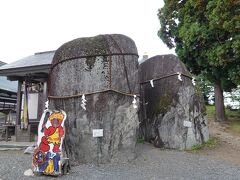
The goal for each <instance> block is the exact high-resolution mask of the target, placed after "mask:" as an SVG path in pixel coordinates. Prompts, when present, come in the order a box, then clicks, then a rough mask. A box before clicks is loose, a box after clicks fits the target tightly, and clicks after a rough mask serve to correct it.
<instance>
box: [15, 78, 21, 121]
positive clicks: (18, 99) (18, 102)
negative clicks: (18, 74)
mask: <svg viewBox="0 0 240 180" xmlns="http://www.w3.org/2000/svg"><path fill="white" fill-rule="evenodd" d="M21 109H22V81H20V80H19V81H18V91H17V107H16V125H20V124H21Z"/></svg>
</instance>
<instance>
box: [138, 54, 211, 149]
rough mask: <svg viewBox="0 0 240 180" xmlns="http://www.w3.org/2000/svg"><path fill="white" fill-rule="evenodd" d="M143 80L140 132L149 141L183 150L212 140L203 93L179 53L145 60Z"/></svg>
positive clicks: (142, 69)
mask: <svg viewBox="0 0 240 180" xmlns="http://www.w3.org/2000/svg"><path fill="white" fill-rule="evenodd" d="M178 72H179V73H181V76H178V74H177V73H178ZM151 80H153V81H151ZM181 80H182V81H181ZM140 82H141V83H140V84H141V87H140V94H141V102H142V103H141V123H140V135H142V136H143V137H144V138H145V140H147V141H149V142H152V143H153V144H154V145H155V146H156V147H164V148H173V149H180V150H182V149H187V148H190V147H192V146H193V145H195V144H201V143H203V142H205V141H207V140H208V139H209V133H208V127H207V119H206V113H205V106H204V101H203V99H202V95H201V92H198V91H197V90H196V88H195V87H194V85H193V83H192V78H191V74H190V73H189V72H188V70H187V69H186V67H185V65H184V64H183V63H182V62H181V61H180V60H179V59H178V58H177V57H176V56H175V55H162V56H155V57H152V58H150V59H148V60H146V61H145V62H143V63H142V64H141V65H140ZM151 83H152V85H151Z"/></svg>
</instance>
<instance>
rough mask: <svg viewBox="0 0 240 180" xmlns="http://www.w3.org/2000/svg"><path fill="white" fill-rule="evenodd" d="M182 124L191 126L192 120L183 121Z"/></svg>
mask: <svg viewBox="0 0 240 180" xmlns="http://www.w3.org/2000/svg"><path fill="white" fill-rule="evenodd" d="M183 126H184V127H188V128H190V127H192V122H191V121H183Z"/></svg>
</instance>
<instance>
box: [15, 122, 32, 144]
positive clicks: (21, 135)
mask: <svg viewBox="0 0 240 180" xmlns="http://www.w3.org/2000/svg"><path fill="white" fill-rule="evenodd" d="M15 135H16V142H31V141H33V138H32V136H31V125H28V128H27V129H21V128H20V126H19V125H16V130H15Z"/></svg>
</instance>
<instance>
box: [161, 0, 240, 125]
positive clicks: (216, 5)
mask: <svg viewBox="0 0 240 180" xmlns="http://www.w3.org/2000/svg"><path fill="white" fill-rule="evenodd" d="M164 2H165V5H164V7H163V8H161V9H160V10H159V13H158V17H159V20H160V24H161V28H160V30H159V32H158V35H159V37H160V38H161V39H162V40H163V42H164V43H166V44H167V46H168V47H169V48H175V51H176V53H177V55H178V57H179V58H180V60H182V61H183V62H184V63H185V64H186V66H187V67H188V68H189V70H190V72H192V73H193V74H196V75H198V74H203V75H204V76H205V77H206V78H207V79H208V80H209V81H210V82H212V83H213V84H214V92H215V107H216V108H215V109H216V118H215V120H216V121H224V120H226V117H225V109H224V102H223V90H225V91H230V90H231V89H232V88H235V87H236V85H237V84H238V83H239V80H240V73H239V72H240V0H164Z"/></svg>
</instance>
